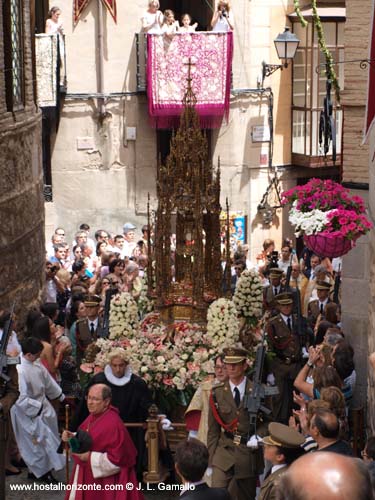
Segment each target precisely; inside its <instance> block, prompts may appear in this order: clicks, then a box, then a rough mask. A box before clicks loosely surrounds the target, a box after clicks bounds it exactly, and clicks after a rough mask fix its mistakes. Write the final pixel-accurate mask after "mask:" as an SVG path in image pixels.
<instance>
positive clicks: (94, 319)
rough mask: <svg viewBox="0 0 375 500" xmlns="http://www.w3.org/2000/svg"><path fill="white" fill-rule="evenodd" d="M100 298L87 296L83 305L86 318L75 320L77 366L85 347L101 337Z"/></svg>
mask: <svg viewBox="0 0 375 500" xmlns="http://www.w3.org/2000/svg"><path fill="white" fill-rule="evenodd" d="M100 302H101V297H99V296H98V295H87V296H86V297H85V300H84V304H85V307H86V311H87V318H82V319H79V320H77V323H76V343H77V364H78V365H79V364H80V362H81V360H82V358H83V357H84V353H85V351H86V349H87V347H88V346H89V345H90V344H92V343H93V342H95V341H96V340H97V339H98V338H100V337H102V332H103V319H102V318H101V317H100V316H99V309H100Z"/></svg>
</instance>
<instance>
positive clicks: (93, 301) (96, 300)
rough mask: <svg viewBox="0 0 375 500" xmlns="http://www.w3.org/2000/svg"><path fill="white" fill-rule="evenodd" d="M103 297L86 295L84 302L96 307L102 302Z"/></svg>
mask: <svg viewBox="0 0 375 500" xmlns="http://www.w3.org/2000/svg"><path fill="white" fill-rule="evenodd" d="M101 301H102V299H101V298H100V297H99V295H86V297H85V300H84V303H85V306H88V307H95V306H98V305H99V304H100V302H101Z"/></svg>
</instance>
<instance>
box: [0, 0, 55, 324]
mask: <svg viewBox="0 0 375 500" xmlns="http://www.w3.org/2000/svg"><path fill="white" fill-rule="evenodd" d="M0 6H1V9H0V67H1V68H4V67H5V71H1V72H0V172H1V176H0V221H1V223H0V225H1V234H0V274H1V283H0V309H3V308H7V307H8V306H9V305H10V303H11V302H12V301H13V300H14V299H16V301H17V305H16V311H17V312H18V315H19V317H20V318H21V319H22V317H23V316H24V313H25V310H26V308H27V307H28V306H30V305H32V304H34V303H36V302H37V301H38V299H39V297H40V294H41V290H42V287H43V278H44V259H45V250H44V203H43V196H42V172H41V116H40V113H39V111H38V109H37V107H36V104H35V92H34V75H33V63H32V61H33V54H32V53H33V48H32V47H33V46H32V37H31V36H32V35H31V34H32V33H33V25H32V22H33V21H32V19H31V17H30V12H32V11H33V8H34V6H33V2H32V1H29V0H24V1H21V0H2V1H1V2H0Z"/></svg>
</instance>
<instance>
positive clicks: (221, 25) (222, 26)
mask: <svg viewBox="0 0 375 500" xmlns="http://www.w3.org/2000/svg"><path fill="white" fill-rule="evenodd" d="M228 17H229V21H230V24H231V25H232V26H233V19H232V16H231V15H230V14H228ZM212 31H213V32H214V33H218V32H221V33H223V32H227V31H232V30H231V28H230V26H229V24H228V21H227V18H226V17H224V16H221V17H220V16H219V18H218V20H217V22H216V24H215V26H214V27H213V28H212Z"/></svg>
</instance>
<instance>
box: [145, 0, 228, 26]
mask: <svg viewBox="0 0 375 500" xmlns="http://www.w3.org/2000/svg"><path fill="white" fill-rule="evenodd" d="M159 8H160V4H159V1H158V0H150V1H149V2H148V9H147V11H146V12H145V14H144V15H143V17H142V29H143V31H144V32H146V33H149V34H166V35H173V34H175V33H192V32H194V31H195V30H196V29H197V27H198V23H197V22H195V23H194V24H191V22H192V18H191V15H190V14H188V13H185V14H182V16H181V25H180V24H179V22H178V21H177V20H176V19H175V13H174V12H173V10H171V9H167V10H165V11H164V13H163V12H161V10H159ZM211 29H212V31H213V32H224V33H225V32H227V31H233V29H234V22H233V15H232V12H231V8H230V4H229V2H227V1H225V0H219V2H218V3H217V6H216V8H215V10H214V12H213V15H212V19H211Z"/></svg>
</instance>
